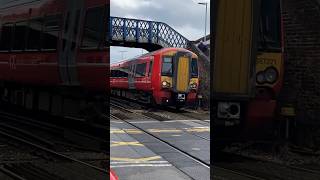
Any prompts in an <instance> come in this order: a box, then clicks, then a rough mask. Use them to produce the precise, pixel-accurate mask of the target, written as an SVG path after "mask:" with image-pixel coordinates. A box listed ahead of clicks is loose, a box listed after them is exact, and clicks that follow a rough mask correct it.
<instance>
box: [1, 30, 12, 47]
mask: <svg viewBox="0 0 320 180" xmlns="http://www.w3.org/2000/svg"><path fill="white" fill-rule="evenodd" d="M12 37H13V24H4V25H2V31H1V40H0V50H1V51H9V50H11V42H12V41H11V40H12Z"/></svg>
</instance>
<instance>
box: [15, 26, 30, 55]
mask: <svg viewBox="0 0 320 180" xmlns="http://www.w3.org/2000/svg"><path fill="white" fill-rule="evenodd" d="M27 25H28V23H27V22H18V23H16V25H15V28H14V41H13V48H12V49H13V50H24V49H25V46H26V40H27Z"/></svg>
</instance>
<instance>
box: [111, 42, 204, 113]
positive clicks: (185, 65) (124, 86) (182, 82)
mask: <svg viewBox="0 0 320 180" xmlns="http://www.w3.org/2000/svg"><path fill="white" fill-rule="evenodd" d="M198 74H199V72H198V57H197V55H196V54H194V53H192V52H191V51H188V50H186V49H181V48H163V49H160V50H158V51H155V52H151V53H148V54H145V55H142V56H140V57H137V58H134V59H131V60H127V61H123V62H120V63H117V64H112V65H111V77H110V88H111V93H112V94H115V95H118V96H123V97H126V98H130V99H135V100H139V101H143V102H147V103H154V104H157V105H174V106H176V107H181V106H183V105H185V104H189V103H193V102H195V100H196V96H197V91H198V86H199V75H198Z"/></svg>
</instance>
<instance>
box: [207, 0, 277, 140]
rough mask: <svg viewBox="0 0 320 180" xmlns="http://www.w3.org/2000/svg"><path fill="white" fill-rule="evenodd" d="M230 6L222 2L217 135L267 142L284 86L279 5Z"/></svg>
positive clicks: (269, 1) (245, 0)
mask: <svg viewBox="0 0 320 180" xmlns="http://www.w3.org/2000/svg"><path fill="white" fill-rule="evenodd" d="M229 1H230V2H231V1H232V0H225V1H220V3H219V6H218V7H217V9H218V11H217V17H218V18H217V22H216V23H217V27H216V31H217V32H216V42H215V43H216V44H215V45H216V52H215V62H214V73H213V77H212V81H213V89H214V92H213V99H214V102H213V104H214V107H216V112H214V113H213V115H214V123H215V125H216V126H215V127H216V128H215V135H216V137H224V138H227V137H231V138H233V139H234V138H242V137H246V138H247V137H250V138H253V139H254V138H259V137H261V136H264V137H268V136H269V135H270V132H271V131H272V125H273V121H274V117H275V115H276V109H277V98H278V94H279V92H280V89H281V86H282V81H283V80H282V79H283V35H282V34H283V31H282V23H281V6H280V1H279V0H262V1H261V3H257V2H258V1H254V0H240V1H237V2H236V3H228V2H229ZM240 7H241V8H240ZM239 8H240V9H241V11H239V10H238V9H239ZM234 12H236V13H234ZM231 14H232V16H231ZM227 15H229V16H228V18H225V17H226V16H227ZM269 137H270V136H269Z"/></svg>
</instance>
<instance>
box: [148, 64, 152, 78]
mask: <svg viewBox="0 0 320 180" xmlns="http://www.w3.org/2000/svg"><path fill="white" fill-rule="evenodd" d="M152 66H153V61H150V63H149V72H148V76H149V77H150V76H151V75H152Z"/></svg>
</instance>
